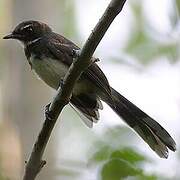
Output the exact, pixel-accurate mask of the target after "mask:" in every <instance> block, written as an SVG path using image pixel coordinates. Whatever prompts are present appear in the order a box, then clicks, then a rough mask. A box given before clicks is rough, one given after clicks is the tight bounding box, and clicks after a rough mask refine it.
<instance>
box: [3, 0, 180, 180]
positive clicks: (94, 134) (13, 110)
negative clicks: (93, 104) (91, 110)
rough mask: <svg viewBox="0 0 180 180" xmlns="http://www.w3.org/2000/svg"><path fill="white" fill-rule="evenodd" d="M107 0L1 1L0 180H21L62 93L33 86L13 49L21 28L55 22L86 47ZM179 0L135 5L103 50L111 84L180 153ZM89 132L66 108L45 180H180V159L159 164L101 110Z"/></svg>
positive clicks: (135, 0)
mask: <svg viewBox="0 0 180 180" xmlns="http://www.w3.org/2000/svg"><path fill="white" fill-rule="evenodd" d="M109 2H110V0H99V1H97V0H91V1H83V0H51V1H48V0H39V1H36V0H16V1H13V0H0V23H1V25H0V180H19V179H21V178H22V176H23V172H24V165H25V163H24V162H25V160H27V159H28V157H29V155H30V153H31V150H32V146H33V143H34V141H35V139H36V137H37V135H38V132H39V130H40V128H41V126H42V123H43V120H44V107H45V105H46V104H48V103H49V102H50V101H51V99H52V97H53V96H54V94H55V92H54V91H53V90H52V89H50V88H49V87H48V86H47V85H45V84H44V83H43V82H42V81H40V80H38V79H37V78H36V75H34V74H33V73H32V72H31V69H30V67H29V64H28V63H27V61H26V58H25V55H24V52H23V49H22V47H21V46H19V43H17V42H16V41H4V40H2V37H3V36H4V35H6V34H7V33H9V32H10V31H11V30H12V29H13V28H14V27H15V26H16V25H17V24H18V23H20V22H21V21H24V20H29V19H33V20H40V21H42V22H45V23H48V24H49V25H50V26H51V27H52V28H53V29H54V30H55V31H56V32H58V33H60V34H62V35H64V36H66V37H67V38H69V39H71V40H72V41H74V42H75V43H76V44H78V45H79V46H80V47H82V44H83V43H84V41H85V40H86V38H87V37H88V35H89V34H90V32H91V30H92V29H93V27H94V26H95V24H96V23H97V21H98V19H99V18H100V16H101V15H102V13H103V12H104V10H105V8H106V6H107V5H108V3H109ZM179 13H180V0H158V1H155V0H131V1H127V2H126V4H125V7H124V9H123V11H122V13H121V14H120V15H119V16H118V17H117V18H116V19H115V21H114V22H113V24H112V26H111V27H110V28H109V30H108V32H107V33H106V35H105V37H104V39H103V40H102V41H101V43H100V45H99V46H98V48H97V50H96V53H95V54H96V56H97V57H99V58H100V59H101V61H100V62H98V64H99V66H100V67H101V68H102V69H103V71H104V72H105V74H106V75H107V77H108V79H109V81H110V84H111V85H112V86H113V87H114V88H115V89H116V90H118V91H119V92H120V93H122V94H123V95H124V96H125V97H127V98H128V99H129V100H131V101H132V102H133V103H135V104H136V105H138V106H139V107H140V108H141V109H142V110H144V111H145V112H147V113H148V114H149V115H151V116H152V117H153V118H154V119H156V120H157V121H158V122H160V123H161V124H162V126H164V127H165V128H166V129H167V130H168V131H169V133H170V134H171V135H172V136H173V137H174V139H175V140H176V142H177V149H179V148H180V123H179V122H180V113H179V112H180V61H179V60H180V19H179ZM100 114H101V120H100V121H99V123H98V124H96V125H94V127H93V129H89V128H87V127H86V126H85V125H84V124H83V122H82V121H81V120H80V118H79V116H78V115H77V114H76V112H74V111H73V110H72V109H71V108H70V107H69V106H67V107H66V108H65V109H64V110H63V113H62V114H61V116H60V117H59V121H58V123H57V124H56V127H55V129H54V131H53V133H52V136H51V139H50V141H49V143H48V146H47V149H46V152H45V155H44V159H45V160H47V165H46V166H45V168H43V170H42V172H41V173H40V174H39V175H38V177H37V179H38V180H49V179H51V180H119V179H123V178H124V179H132V180H134V179H138V180H139V179H142V180H144V179H145V180H146V179H147V180H155V179H158V180H159V179H160V180H161V179H167V180H170V179H173V180H176V179H177V180H178V179H180V171H179V167H180V151H179V150H177V151H176V152H175V153H172V152H170V154H169V158H168V159H167V160H164V159H160V158H159V157H158V156H157V155H156V154H155V153H154V152H153V151H152V150H150V148H149V147H148V145H146V144H145V143H144V142H143V140H141V139H140V138H139V137H138V136H137V135H136V133H134V132H133V131H132V130H131V129H130V128H128V127H127V126H126V125H125V124H124V123H123V121H122V120H121V119H119V118H118V117H117V115H115V113H114V112H112V110H110V108H109V107H107V106H106V105H105V104H104V110H103V111H101V113H100Z"/></svg>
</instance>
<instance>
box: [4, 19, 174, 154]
mask: <svg viewBox="0 0 180 180" xmlns="http://www.w3.org/2000/svg"><path fill="white" fill-rule="evenodd" d="M4 39H17V40H20V41H21V42H22V43H23V44H24V50H25V54H26V57H27V59H28V62H29V64H30V66H31V68H32V69H33V70H34V71H35V72H36V74H38V76H39V77H40V78H41V79H42V80H43V81H44V82H45V83H46V84H48V85H49V86H51V87H52V88H54V89H57V88H58V87H59V83H60V80H61V79H62V78H63V77H64V76H65V74H66V72H67V70H68V68H69V66H70V65H71V63H72V61H73V51H74V50H79V47H78V46H76V45H75V44H74V43H73V42H71V41H70V40H68V39H66V38H64V37H63V36H61V35H59V34H57V33H54V32H53V31H52V30H51V28H50V27H49V26H48V25H46V24H44V23H41V22H38V21H25V22H22V23H20V24H19V25H18V26H17V27H16V28H15V29H14V31H13V32H12V34H10V35H7V36H5V37H4ZM101 100H102V101H104V102H106V103H107V104H108V105H109V106H110V107H111V108H112V109H113V110H114V111H115V112H116V113H117V115H118V116H120V117H121V118H122V119H123V120H124V121H125V122H126V123H127V124H128V125H129V126H130V127H131V128H132V129H134V130H135V131H136V132H137V133H138V134H139V135H140V136H141V137H142V139H143V140H144V141H145V142H146V143H147V144H148V145H149V146H150V147H151V148H152V149H153V150H154V151H155V152H156V153H157V154H158V155H159V156H160V157H163V158H167V157H168V149H170V150H172V151H175V150H176V143H175V141H174V140H173V138H172V137H171V136H170V135H169V133H168V132H167V131H166V130H165V129H164V128H163V127H162V126H161V125H160V124H159V123H158V122H156V121H155V120H154V119H152V118H151V117H150V116H148V115H147V114H146V113H144V112H143V111H142V110H140V109H139V108H138V107H137V106H135V105H134V104H133V103H131V102H130V101H129V100H127V99H126V98H125V97H123V96H122V95H121V94H119V93H118V92H117V91H116V90H114V89H113V88H112V87H111V86H110V85H109V83H108V80H107V78H106V76H105V75H104V73H103V72H102V70H101V69H100V68H99V67H98V65H97V64H96V63H93V64H92V65H90V66H89V67H88V68H87V70H85V71H84V72H83V73H82V75H81V77H80V79H79V80H78V82H77V83H76V85H75V87H74V90H73V94H72V98H71V101H70V103H71V105H72V107H73V108H74V109H76V110H78V111H79V112H80V113H81V117H82V116H83V117H82V119H83V121H84V122H85V123H86V125H87V126H88V127H92V126H93V123H96V122H97V121H98V120H99V109H102V108H103V107H102V103H101Z"/></svg>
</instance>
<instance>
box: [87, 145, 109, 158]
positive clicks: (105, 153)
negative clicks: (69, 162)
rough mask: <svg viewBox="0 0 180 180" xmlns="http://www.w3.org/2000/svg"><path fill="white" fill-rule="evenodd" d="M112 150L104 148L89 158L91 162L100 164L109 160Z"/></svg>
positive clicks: (107, 147)
mask: <svg viewBox="0 0 180 180" xmlns="http://www.w3.org/2000/svg"><path fill="white" fill-rule="evenodd" d="M111 152H112V149H111V148H110V147H109V146H104V147H102V148H100V149H99V150H98V151H97V152H95V153H94V154H93V156H92V158H91V161H94V162H102V161H105V160H107V159H108V158H109V156H110V154H111Z"/></svg>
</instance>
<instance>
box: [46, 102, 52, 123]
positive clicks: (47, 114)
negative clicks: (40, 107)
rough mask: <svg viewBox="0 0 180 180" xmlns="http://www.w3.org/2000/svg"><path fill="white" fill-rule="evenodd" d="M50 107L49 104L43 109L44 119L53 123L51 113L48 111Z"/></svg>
mask: <svg viewBox="0 0 180 180" xmlns="http://www.w3.org/2000/svg"><path fill="white" fill-rule="evenodd" d="M50 105H51V103H49V104H47V105H46V107H45V117H46V119H48V120H49V121H53V120H54V116H53V114H52V112H51V111H50V110H49V107H50Z"/></svg>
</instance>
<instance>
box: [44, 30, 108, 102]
mask: <svg viewBox="0 0 180 180" xmlns="http://www.w3.org/2000/svg"><path fill="white" fill-rule="evenodd" d="M46 46H47V48H48V49H49V52H50V54H51V57H52V58H54V59H57V60H61V61H63V62H64V63H65V64H67V65H68V66H70V65H71V63H72V61H73V50H78V49H79V47H78V46H76V45H75V44H74V43H72V42H71V41H69V40H68V39H66V38H64V37H62V36H60V35H59V34H55V33H54V35H53V37H51V40H49V41H47V43H46ZM81 78H82V79H84V78H85V79H88V80H89V81H91V82H92V83H93V84H94V85H96V87H98V88H99V89H100V90H101V91H102V92H104V93H105V94H107V95H108V97H109V99H111V89H110V86H109V83H108V80H107V78H106V76H105V75H104V73H103V72H102V70H101V69H100V68H99V67H98V65H97V64H95V63H93V64H92V65H90V66H89V67H88V69H87V70H86V71H84V72H83V74H82V75H81Z"/></svg>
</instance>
